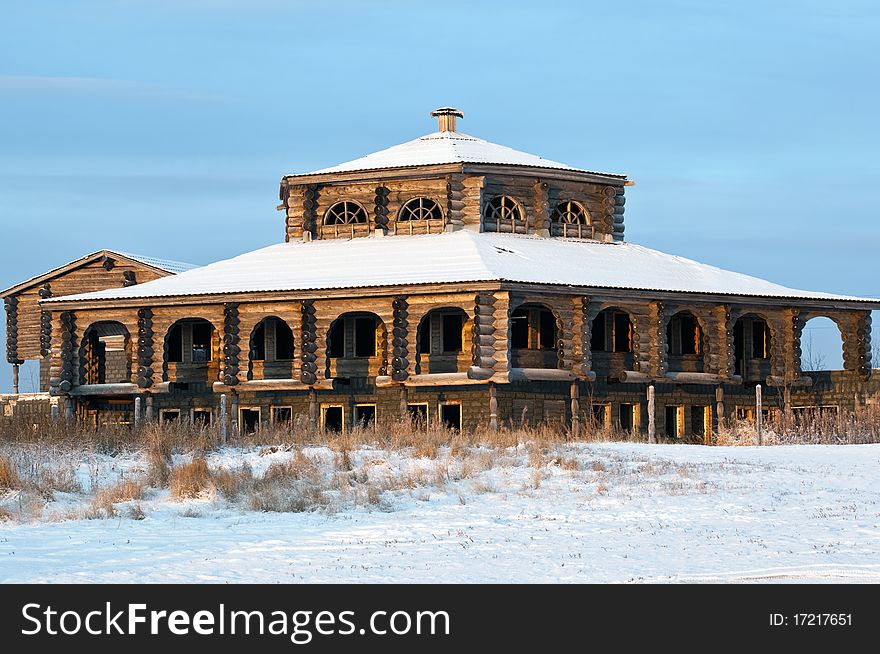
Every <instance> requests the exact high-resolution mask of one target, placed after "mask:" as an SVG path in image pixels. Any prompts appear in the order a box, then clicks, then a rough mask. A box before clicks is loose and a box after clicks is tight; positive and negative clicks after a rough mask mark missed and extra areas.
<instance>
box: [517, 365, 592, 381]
mask: <svg viewBox="0 0 880 654" xmlns="http://www.w3.org/2000/svg"><path fill="white" fill-rule="evenodd" d="M508 379H510V381H512V382H514V381H572V380H574V379H577V377H576V376H575V374H574V373H573V372H571V371H570V370H557V369H553V368H511V369H510V372H509V373H508Z"/></svg>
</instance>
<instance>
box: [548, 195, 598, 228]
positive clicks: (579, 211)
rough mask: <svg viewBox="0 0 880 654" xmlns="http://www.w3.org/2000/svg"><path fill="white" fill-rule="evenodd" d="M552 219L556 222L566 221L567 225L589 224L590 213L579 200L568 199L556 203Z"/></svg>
mask: <svg viewBox="0 0 880 654" xmlns="http://www.w3.org/2000/svg"><path fill="white" fill-rule="evenodd" d="M551 220H552V221H553V222H554V223H565V224H567V225H589V224H590V214H589V213H588V212H587V210H586V209H584V207H583V205H582V204H580V203H579V202H575V201H574V200H567V201H565V202H560V203H559V204H557V205H556V208H555V209H554V210H553V216H552V217H551Z"/></svg>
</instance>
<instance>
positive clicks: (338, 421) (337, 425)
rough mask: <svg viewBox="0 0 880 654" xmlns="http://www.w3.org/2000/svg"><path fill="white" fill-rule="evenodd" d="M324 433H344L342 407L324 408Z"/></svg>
mask: <svg viewBox="0 0 880 654" xmlns="http://www.w3.org/2000/svg"><path fill="white" fill-rule="evenodd" d="M324 431H334V432H340V431H342V407H341V406H325V407H324Z"/></svg>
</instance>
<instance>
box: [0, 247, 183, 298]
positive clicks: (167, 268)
mask: <svg viewBox="0 0 880 654" xmlns="http://www.w3.org/2000/svg"><path fill="white" fill-rule="evenodd" d="M104 257H110V258H112V259H116V260H122V261H128V262H129V263H134V264H140V265H142V266H146V267H147V268H152V269H153V270H155V271H156V272H162V273H167V274H170V275H176V274H178V273H182V272H185V271H187V270H192V269H193V268H196V267H197V266H195V265H193V264H189V263H183V262H180V261H169V260H167V259H157V258H156V257H147V256H143V255H139V254H131V253H130V252H121V251H119V250H108V249H104V250H98V251H97V252H92V253H91V254H87V255H85V256H84V257H80V258H79V259H76V260H75V261H71V262H70V263H66V264H64V265H63V266H58V267H57V268H53V269H52V270H49V271H48V272H45V273H42V274H39V275H37V276H35V277H31V278H30V279H28V280H26V281H23V282H20V283H18V284H16V285H15V286H10V287H9V288H7V289H5V290H3V291H0V297H8V296H10V295H15V294H16V293H20V292H22V291H25V290H27V289H29V288H31V287H33V286H36V285H37V284H40V283H42V282H45V281H48V280H50V279H54V278H55V277H58V276H59V275H63V274H64V273H67V272H70V271H71V270H76V269H77V268H80V267H82V266H85V265H88V264H90V263H93V262H95V261H99V260H101V259H103V258H104Z"/></svg>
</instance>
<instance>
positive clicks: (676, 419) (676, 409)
mask: <svg viewBox="0 0 880 654" xmlns="http://www.w3.org/2000/svg"><path fill="white" fill-rule="evenodd" d="M681 413H682V407H680V406H667V407H666V435H667V436H668V437H669V438H681V432H682V425H681V419H680V415H681Z"/></svg>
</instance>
